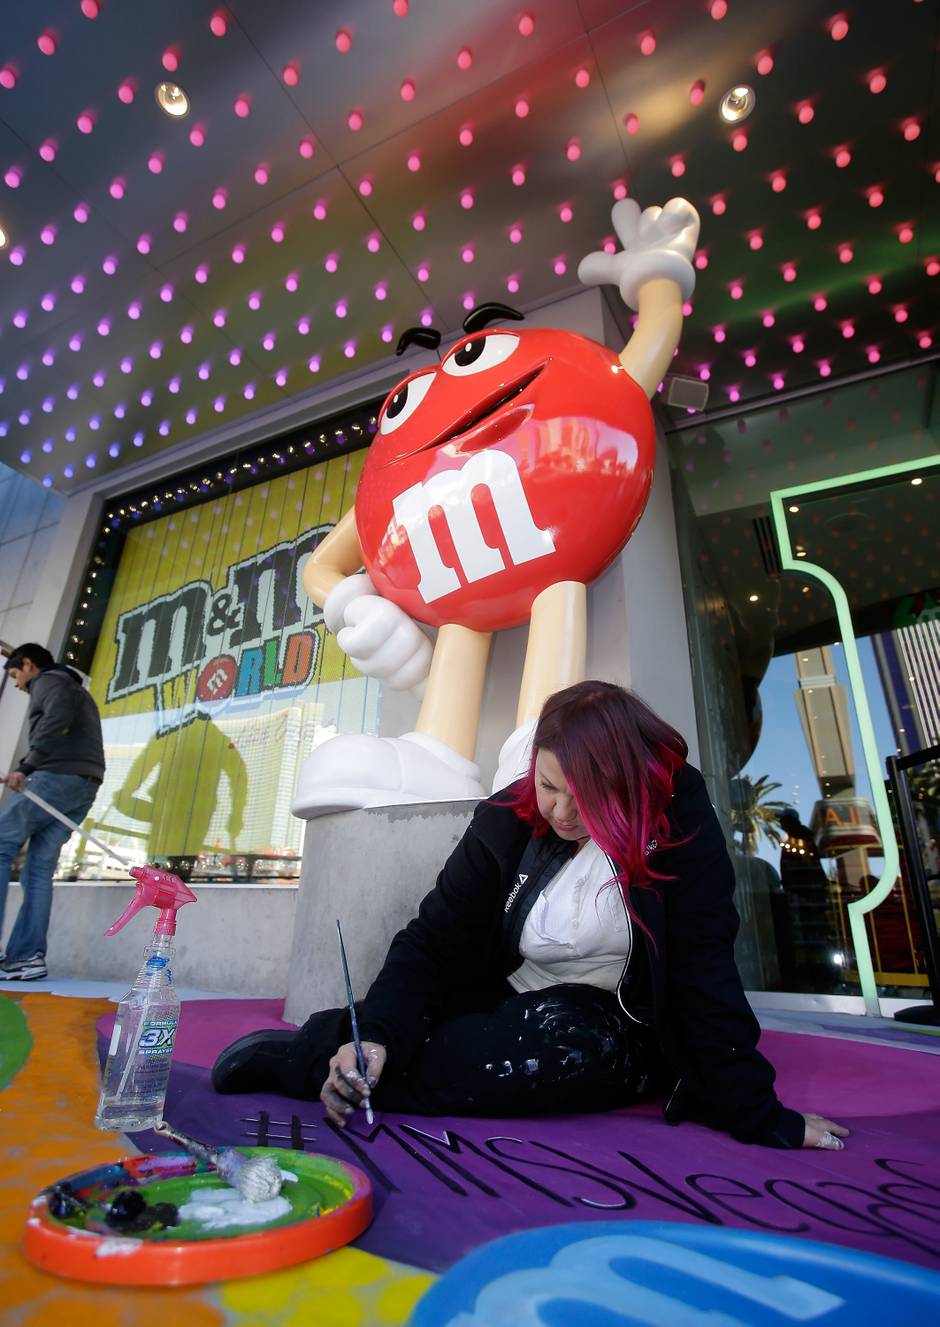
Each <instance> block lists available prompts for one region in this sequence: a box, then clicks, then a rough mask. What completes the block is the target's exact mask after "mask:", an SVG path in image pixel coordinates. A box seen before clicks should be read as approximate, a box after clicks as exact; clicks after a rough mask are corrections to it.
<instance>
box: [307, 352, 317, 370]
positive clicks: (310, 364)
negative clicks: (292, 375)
mask: <svg viewBox="0 0 940 1327" xmlns="http://www.w3.org/2000/svg"><path fill="white" fill-rule="evenodd" d="M307 368H308V369H309V370H310V372H311V373H319V372H320V356H319V355H311V357H310V358H309V359H308V360H307Z"/></svg>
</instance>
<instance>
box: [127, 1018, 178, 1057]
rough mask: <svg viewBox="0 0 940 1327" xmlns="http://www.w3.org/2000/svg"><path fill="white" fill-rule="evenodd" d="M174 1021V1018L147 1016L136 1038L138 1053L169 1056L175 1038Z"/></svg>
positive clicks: (175, 1021)
mask: <svg viewBox="0 0 940 1327" xmlns="http://www.w3.org/2000/svg"><path fill="white" fill-rule="evenodd" d="M176 1023H177V1020H176V1019H175V1018H148V1019H147V1020H146V1021H145V1022H144V1025H143V1027H142V1028H141V1030H140V1036H139V1037H138V1039H137V1050H138V1053H139V1054H140V1055H147V1056H151V1055H158V1056H164V1055H165V1056H169V1055H170V1053H171V1051H172V1050H173V1042H174V1040H175V1038H176Z"/></svg>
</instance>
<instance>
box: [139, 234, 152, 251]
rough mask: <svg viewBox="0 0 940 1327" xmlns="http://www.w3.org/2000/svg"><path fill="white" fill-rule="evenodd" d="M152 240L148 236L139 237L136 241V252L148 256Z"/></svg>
mask: <svg viewBox="0 0 940 1327" xmlns="http://www.w3.org/2000/svg"><path fill="white" fill-rule="evenodd" d="M151 244H152V240H151V237H150V236H149V235H141V236H140V237H139V239H138V241H137V252H138V253H143V254H148V253H149V252H150V248H151Z"/></svg>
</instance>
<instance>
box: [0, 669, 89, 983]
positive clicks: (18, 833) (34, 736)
mask: <svg viewBox="0 0 940 1327" xmlns="http://www.w3.org/2000/svg"><path fill="white" fill-rule="evenodd" d="M4 670H5V671H6V672H7V673H8V674H9V675H10V677H11V678H12V679H13V683H14V685H15V686H16V688H17V690H19V691H25V692H26V693H27V695H28V696H29V749H28V750H27V752H26V755H25V756H24V757H23V759H22V760H21V761H20V763H19V767H18V768H17V769H15V770H12V771H11V772H10V773H9V774H6V775H0V783H5V784H6V785H7V787H8V788H10V789H11V790H12V791H13V792H15V793H19V792H21V791H22V790H23V788H24V787H28V788H29V790H30V791H31V792H33V793H35V794H37V795H38V796H39V797H41V798H42V799H43V800H44V801H45V802H48V804H49V805H50V806H54V807H56V808H57V809H58V810H59V811H61V812H63V813H64V814H65V815H66V816H68V817H69V819H70V820H74V821H76V823H81V821H82V820H84V818H85V816H86V815H87V814H88V812H89V811H90V810H91V807H92V803H93V802H94V800H95V797H96V796H97V794H98V789H99V788H100V787H101V780H102V778H103V777H104V746H103V744H102V740H101V717H100V715H99V714H98V707H97V705H96V704H95V702H94V700H93V699H92V697H91V696H90V695H89V693H88V692H87V691H86V690H85V688H84V687H83V686H82V679H81V676H80V675H79V674H78V673H77V672H76V671H75V670H74V669H73V668H69V667H68V665H66V664H60V663H56V662H55V660H54V659H53V657H52V655H51V654H50V653H49V651H48V650H47V649H46V648H45V646H43V645H33V644H30V645H20V646H19V647H18V648H17V649H15V650H14V651H13V653H12V654H11V655H10V656H9V657H8V658H7V660H6V662H5V663H4ZM68 837H69V831H68V829H67V828H66V827H65V826H64V825H62V823H61V822H60V821H59V820H57V819H55V817H54V816H52V815H50V814H49V813H48V812H47V811H44V810H43V809H42V808H41V807H39V806H37V805H36V803H35V802H33V801H31V800H30V799H29V798H27V797H12V798H9V799H8V800H7V803H6V805H5V806H4V808H3V810H2V811H0V928H2V925H3V913H4V908H5V905H6V895H7V885H8V883H9V880H10V871H11V870H12V867H13V863H14V861H15V860H16V856H17V854H18V853H19V851H20V849H21V848H22V847H23V845H24V844H25V843H27V842H28V844H29V846H28V848H27V851H26V856H25V858H24V860H23V866H22V870H21V871H20V886H21V888H22V891H23V902H22V905H21V907H20V911H19V915H18V916H17V919H16V923H15V925H14V927H13V930H12V931H11V932H10V937H9V939H8V941H7V948H6V956H5V958H4V959H3V960H2V961H0V981H37V980H38V979H39V978H41V977H45V976H46V932H47V931H48V929H49V914H50V912H51V910H52V874H53V872H54V871H55V868H56V863H57V862H58V860H59V853H60V852H61V851H62V848H63V846H64V844H65V842H66V841H67V839H68Z"/></svg>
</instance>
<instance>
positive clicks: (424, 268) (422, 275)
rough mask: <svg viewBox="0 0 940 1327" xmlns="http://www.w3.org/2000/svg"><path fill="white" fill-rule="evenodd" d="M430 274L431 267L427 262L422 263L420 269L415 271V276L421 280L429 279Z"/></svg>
mask: <svg viewBox="0 0 940 1327" xmlns="http://www.w3.org/2000/svg"><path fill="white" fill-rule="evenodd" d="M430 275H431V269H430V268H429V267H428V265H427V263H421V265H420V266H419V268H418V270H417V271H416V272H415V276H416V277H417V278H418V280H419V281H427V279H428V277H429V276H430Z"/></svg>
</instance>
